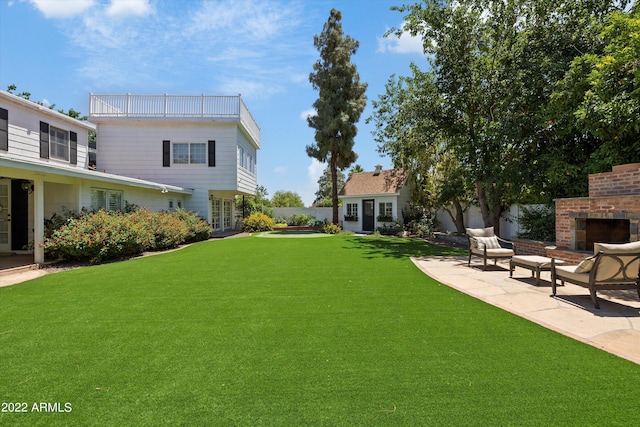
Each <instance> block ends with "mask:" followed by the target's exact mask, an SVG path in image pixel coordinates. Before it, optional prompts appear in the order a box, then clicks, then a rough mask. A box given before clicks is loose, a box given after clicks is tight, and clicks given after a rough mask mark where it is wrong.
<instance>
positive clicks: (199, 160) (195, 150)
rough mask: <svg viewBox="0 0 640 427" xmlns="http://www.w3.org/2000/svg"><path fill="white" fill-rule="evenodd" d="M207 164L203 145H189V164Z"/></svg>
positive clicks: (205, 148) (205, 149)
mask: <svg viewBox="0 0 640 427" xmlns="http://www.w3.org/2000/svg"><path fill="white" fill-rule="evenodd" d="M206 162H207V147H206V145H205V144H189V163H192V164H194V163H195V164H203V165H204V164H205V163H206Z"/></svg>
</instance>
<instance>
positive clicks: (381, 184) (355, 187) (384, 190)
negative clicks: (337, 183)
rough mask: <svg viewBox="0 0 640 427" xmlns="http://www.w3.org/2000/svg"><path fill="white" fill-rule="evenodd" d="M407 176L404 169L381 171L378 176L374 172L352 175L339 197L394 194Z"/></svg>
mask: <svg viewBox="0 0 640 427" xmlns="http://www.w3.org/2000/svg"><path fill="white" fill-rule="evenodd" d="M408 175H409V172H408V171H407V170H405V169H391V170H383V171H381V172H380V174H379V175H376V174H375V172H358V173H352V174H351V176H350V177H349V179H348V180H347V182H345V184H344V187H343V188H342V191H340V194H339V195H340V196H359V195H368V194H396V193H399V192H400V190H401V189H402V187H404V185H405V182H406V181H407V177H408Z"/></svg>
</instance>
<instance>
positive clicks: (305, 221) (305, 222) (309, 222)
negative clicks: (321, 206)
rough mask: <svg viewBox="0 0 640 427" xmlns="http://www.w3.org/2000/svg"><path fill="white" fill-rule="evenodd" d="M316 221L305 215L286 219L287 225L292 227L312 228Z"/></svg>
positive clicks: (293, 215)
mask: <svg viewBox="0 0 640 427" xmlns="http://www.w3.org/2000/svg"><path fill="white" fill-rule="evenodd" d="M315 223H316V219H315V218H314V217H313V216H311V215H307V214H292V215H290V216H289V218H287V224H288V225H293V226H313V225H314V224H315Z"/></svg>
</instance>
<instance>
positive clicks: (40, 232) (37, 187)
mask: <svg viewBox="0 0 640 427" xmlns="http://www.w3.org/2000/svg"><path fill="white" fill-rule="evenodd" d="M33 215H34V221H33V262H35V263H36V264H42V263H44V248H43V247H42V244H43V243H44V180H43V179H42V178H35V179H34V180H33Z"/></svg>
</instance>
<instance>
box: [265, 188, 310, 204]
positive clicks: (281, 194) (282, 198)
mask: <svg viewBox="0 0 640 427" xmlns="http://www.w3.org/2000/svg"><path fill="white" fill-rule="evenodd" d="M271 206H273V207H274V208H304V202H303V201H302V198H301V197H300V195H299V194H298V193H295V192H293V191H283V190H279V191H276V192H275V193H273V197H272V198H271Z"/></svg>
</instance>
